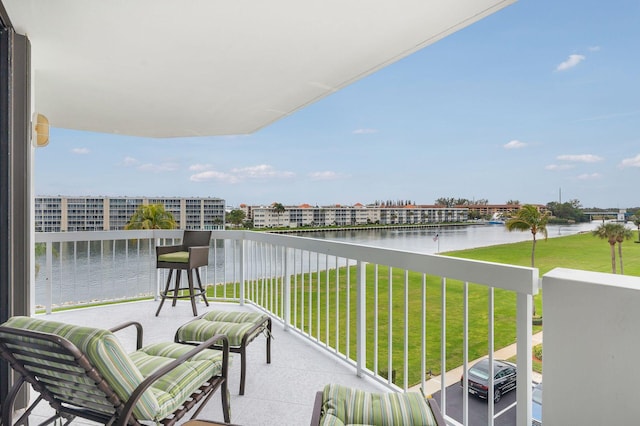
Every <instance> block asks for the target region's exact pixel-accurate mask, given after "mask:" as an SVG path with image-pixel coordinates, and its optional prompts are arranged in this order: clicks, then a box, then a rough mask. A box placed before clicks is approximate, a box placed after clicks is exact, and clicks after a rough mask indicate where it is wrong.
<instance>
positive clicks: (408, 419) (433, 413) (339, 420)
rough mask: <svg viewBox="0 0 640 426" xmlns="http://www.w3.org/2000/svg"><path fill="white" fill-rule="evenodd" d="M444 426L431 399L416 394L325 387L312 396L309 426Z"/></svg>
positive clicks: (339, 386) (338, 386)
mask: <svg viewBox="0 0 640 426" xmlns="http://www.w3.org/2000/svg"><path fill="white" fill-rule="evenodd" d="M350 424H358V425H371V426H386V425H403V426H431V425H433V426H446V423H445V421H444V418H443V417H442V414H441V413H440V408H439V407H438V404H437V403H436V401H435V400H434V399H433V398H425V397H423V396H422V394H420V393H417V392H407V393H401V392H389V393H384V392H382V393H372V392H365V391H363V390H359V389H354V388H350V387H347V386H342V385H336V384H329V385H326V386H325V387H324V390H322V391H319V392H318V393H317V394H316V399H315V404H314V408H313V414H312V417H311V426H319V425H333V426H338V425H350Z"/></svg>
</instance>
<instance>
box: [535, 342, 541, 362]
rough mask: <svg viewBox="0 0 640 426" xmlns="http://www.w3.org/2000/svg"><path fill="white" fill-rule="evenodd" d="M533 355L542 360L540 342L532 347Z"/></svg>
mask: <svg viewBox="0 0 640 426" xmlns="http://www.w3.org/2000/svg"><path fill="white" fill-rule="evenodd" d="M533 356H534V357H535V358H536V359H539V360H542V343H540V344H537V345H535V346H534V347H533Z"/></svg>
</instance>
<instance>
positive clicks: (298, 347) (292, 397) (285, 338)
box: [35, 301, 388, 425]
mask: <svg viewBox="0 0 640 426" xmlns="http://www.w3.org/2000/svg"><path fill="white" fill-rule="evenodd" d="M158 303H159V302H155V301H143V302H132V303H123V304H117V305H109V306H102V307H94V308H85V309H74V310H70V311H65V312H59V313H53V314H50V315H41V316H39V317H40V318H46V319H50V320H52V321H60V322H66V323H71V324H78V325H86V326H92V327H101V328H110V327H113V326H115V325H117V324H121V323H123V322H126V321H137V322H139V323H141V324H142V326H143V329H144V338H143V344H148V343H153V342H161V341H172V340H173V335H174V333H175V331H176V329H177V328H178V327H179V326H180V325H182V324H184V323H186V322H187V321H189V320H191V319H193V314H192V312H191V306H190V304H189V303H188V302H186V301H179V302H178V304H177V305H176V306H175V307H172V306H171V304H170V303H165V305H164V306H163V308H162V311H161V312H160V315H159V316H158V317H156V316H155V311H156V309H157V307H158ZM210 305H211V306H210V307H208V308H207V307H206V306H205V305H204V303H201V302H200V303H198V314H202V313H204V312H207V311H208V310H212V309H222V310H253V309H254V308H253V307H251V306H247V305H245V306H240V305H238V304H235V303H210ZM134 334H135V333H134V332H133V329H131V328H128V329H126V330H123V331H119V332H117V336H118V337H119V338H120V340H121V342H122V343H123V345H124V346H125V348H126V349H127V350H129V351H134V350H135V335H134ZM271 351H272V352H271V364H267V363H266V355H265V353H266V352H265V339H264V338H263V337H262V336H259V337H258V338H257V339H256V340H254V341H253V342H252V343H251V344H250V345H249V346H248V349H247V379H246V385H245V394H244V395H242V396H240V395H239V394H238V391H239V386H240V358H239V355H238V354H231V368H230V373H229V391H230V392H231V422H232V423H234V424H239V425H307V424H309V421H310V419H311V412H312V409H313V403H314V397H315V393H316V392H317V391H318V390H321V389H322V388H323V386H324V385H325V384H327V383H340V384H344V385H347V386H354V387H358V388H360V389H364V390H369V391H378V392H379V391H385V390H388V389H385V388H384V387H383V386H382V385H380V384H377V383H375V382H374V381H372V380H370V379H367V378H360V377H357V376H356V375H355V371H354V369H353V368H351V367H349V366H348V365H346V363H345V362H343V361H341V360H339V359H337V358H335V357H332V356H331V355H330V354H328V353H327V352H326V351H324V350H323V349H321V348H319V347H316V345H314V344H312V343H311V342H309V341H307V340H306V339H305V338H303V337H301V336H299V335H297V334H296V333H295V332H291V331H284V327H283V325H282V324H281V323H280V322H278V321H274V322H273V340H272V346H271ZM51 413H52V410H51V409H50V407H49V406H48V405H47V404H46V403H40V406H39V407H38V409H37V411H36V413H35V414H36V415H37V416H38V417H40V416H41V417H42V418H45V416H47V417H48V416H49V415H51ZM186 417H187V416H185V418H183V420H184V421H186ZM199 418H200V419H208V420H218V421H222V420H223V416H222V408H221V403H220V395H219V392H218V393H217V394H216V395H214V396H213V397H212V398H211V400H210V401H209V403H208V404H207V406H206V407H205V408H204V410H203V411H202V413H200V415H199ZM35 420H36V421H38V420H40V419H35ZM79 422H85V423H91V422H88V421H84V420H80V419H78V420H76V421H75V422H74V423H79Z"/></svg>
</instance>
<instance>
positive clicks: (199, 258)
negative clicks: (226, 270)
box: [189, 246, 209, 268]
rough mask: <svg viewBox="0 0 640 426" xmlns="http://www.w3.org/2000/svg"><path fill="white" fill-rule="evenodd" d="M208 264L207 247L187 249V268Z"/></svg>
mask: <svg viewBox="0 0 640 426" xmlns="http://www.w3.org/2000/svg"><path fill="white" fill-rule="evenodd" d="M208 264H209V246H197V247H189V266H190V267H191V268H193V267H196V266H207V265H208Z"/></svg>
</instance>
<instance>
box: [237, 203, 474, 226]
mask: <svg viewBox="0 0 640 426" xmlns="http://www.w3.org/2000/svg"><path fill="white" fill-rule="evenodd" d="M243 206H244V208H243V209H244V210H245V212H250V214H251V217H249V218H250V219H251V220H253V226H254V227H255V228H277V227H288V228H297V227H301V226H351V225H366V224H381V225H394V224H424V223H443V222H464V221H466V220H467V219H468V216H469V215H468V213H469V209H468V208H466V207H440V206H410V205H408V206H392V207H387V206H373V205H372V206H364V205H362V204H359V203H358V204H355V205H353V206H341V205H334V206H322V207H319V206H315V207H314V206H310V205H309V204H302V205H300V206H285V210H284V212H277V211H276V210H275V209H274V208H273V207H272V206H251V207H247V206H246V205H243Z"/></svg>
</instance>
